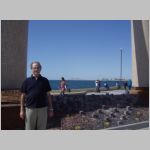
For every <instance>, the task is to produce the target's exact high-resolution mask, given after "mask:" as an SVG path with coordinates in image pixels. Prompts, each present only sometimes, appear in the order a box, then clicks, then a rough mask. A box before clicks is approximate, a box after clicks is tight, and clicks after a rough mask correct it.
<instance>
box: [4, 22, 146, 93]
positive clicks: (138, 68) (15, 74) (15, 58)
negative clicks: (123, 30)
mask: <svg viewBox="0 0 150 150" xmlns="http://www.w3.org/2000/svg"><path fill="white" fill-rule="evenodd" d="M131 27H132V34H131V35H132V81H133V87H134V88H138V89H139V88H142V89H143V88H144V90H145V88H147V89H148V87H149V21H146V20H143V21H141V20H133V21H131ZM1 34H2V36H1V40H2V61H1V63H2V79H1V81H2V84H1V87H2V89H18V88H19V87H20V85H21V83H22V81H23V80H24V79H25V77H26V64H27V39H28V21H25V20H24V21H12V20H10V21H2V23H1Z"/></svg>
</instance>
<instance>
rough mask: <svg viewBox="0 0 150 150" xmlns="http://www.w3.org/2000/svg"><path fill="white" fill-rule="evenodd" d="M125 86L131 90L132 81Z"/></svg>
mask: <svg viewBox="0 0 150 150" xmlns="http://www.w3.org/2000/svg"><path fill="white" fill-rule="evenodd" d="M127 84H128V89H129V90H131V88H132V81H131V80H129V81H128V83H127Z"/></svg>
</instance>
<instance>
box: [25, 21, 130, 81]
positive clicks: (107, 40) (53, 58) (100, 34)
mask: <svg viewBox="0 0 150 150" xmlns="http://www.w3.org/2000/svg"><path fill="white" fill-rule="evenodd" d="M130 30H131V29H130V21H127V20H125V21H123V20H120V21H115V20H110V21H107V20H105V21H103V20H88V21H86V20H67V21H65V20H50V21H44V20H43V21H42V20H41V21H36V20H34V21H30V22H29V34H28V61H27V76H30V74H31V70H30V67H29V66H30V63H31V62H32V61H35V60H36V61H40V62H41V64H42V67H43V69H42V73H41V74H42V75H43V76H45V77H47V78H48V79H60V77H61V76H64V77H65V78H66V79H85V80H86V79H88V80H95V79H102V78H119V75H120V48H122V49H123V78H126V79H129V78H131V31H130Z"/></svg>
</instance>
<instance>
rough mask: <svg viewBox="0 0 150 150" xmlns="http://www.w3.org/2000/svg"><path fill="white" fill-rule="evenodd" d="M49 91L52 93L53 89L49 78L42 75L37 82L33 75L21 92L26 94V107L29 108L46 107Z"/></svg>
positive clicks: (26, 81) (23, 85)
mask: <svg viewBox="0 0 150 150" xmlns="http://www.w3.org/2000/svg"><path fill="white" fill-rule="evenodd" d="M48 91H51V87H50V84H49V81H48V79H47V78H45V77H42V76H41V75H40V76H39V77H38V79H37V80H36V79H35V77H34V76H33V75H32V76H31V77H29V78H27V79H26V80H25V81H24V82H23V84H22V87H21V92H22V93H25V94H26V100H25V106H26V107H28V108H41V107H46V106H47V105H48V100H47V92H48Z"/></svg>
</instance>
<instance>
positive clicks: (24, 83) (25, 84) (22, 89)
mask: <svg viewBox="0 0 150 150" xmlns="http://www.w3.org/2000/svg"><path fill="white" fill-rule="evenodd" d="M20 91H21V93H26V92H27V81H26V80H25V81H24V82H23V83H22V86H21V89H20Z"/></svg>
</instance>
